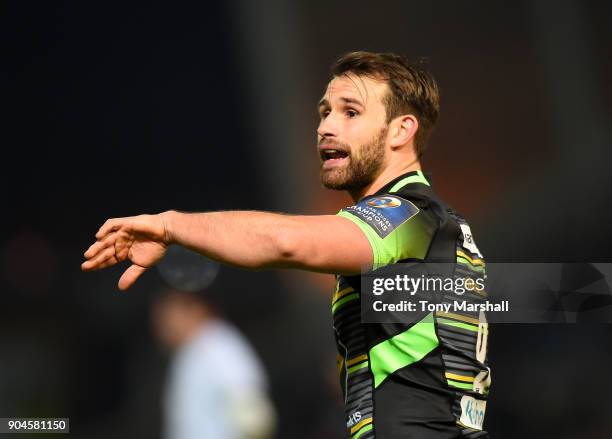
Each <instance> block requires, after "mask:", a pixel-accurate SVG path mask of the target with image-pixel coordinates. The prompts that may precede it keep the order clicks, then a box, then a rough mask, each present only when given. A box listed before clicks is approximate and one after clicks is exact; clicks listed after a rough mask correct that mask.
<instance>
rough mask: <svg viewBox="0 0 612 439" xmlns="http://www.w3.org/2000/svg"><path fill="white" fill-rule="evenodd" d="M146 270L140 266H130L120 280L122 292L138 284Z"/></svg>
mask: <svg viewBox="0 0 612 439" xmlns="http://www.w3.org/2000/svg"><path fill="white" fill-rule="evenodd" d="M146 270H147V268H146V267H141V266H140V265H136V264H132V265H130V266H129V267H128V268H127V270H125V271H124V272H123V274H122V275H121V278H120V279H119V284H118V286H119V289H120V290H121V291H125V290H127V289H128V288H130V287H131V286H132V285H134V282H136V280H137V279H138V278H139V277H140V275H141V274H142V273H144V272H145V271H146Z"/></svg>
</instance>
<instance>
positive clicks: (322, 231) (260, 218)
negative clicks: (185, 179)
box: [82, 211, 372, 290]
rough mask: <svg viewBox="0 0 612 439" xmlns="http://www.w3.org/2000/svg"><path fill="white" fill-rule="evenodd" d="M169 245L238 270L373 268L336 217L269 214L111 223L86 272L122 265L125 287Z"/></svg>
mask: <svg viewBox="0 0 612 439" xmlns="http://www.w3.org/2000/svg"><path fill="white" fill-rule="evenodd" d="M171 244H178V245H182V246H185V247H187V248H190V249H192V250H194V251H196V252H198V253H201V254H203V255H205V256H208V257H210V258H212V259H216V260H218V261H220V262H224V263H227V264H231V265H236V266H239V267H244V268H251V269H259V268H275V267H276V268H301V269H305V270H310V271H318V272H323V273H340V274H356V273H359V272H360V271H361V270H362V269H363V268H368V267H370V266H371V265H372V248H371V246H370V244H369V242H368V240H367V238H366V236H365V235H364V234H363V232H362V231H361V230H360V229H359V227H358V226H357V225H356V224H354V223H353V222H352V221H350V220H348V219H346V218H342V217H339V216H335V215H319V216H297V215H282V214H276V213H268V212H250V211H248V212H244V211H235V212H234V211H228V212H208V213H181V212H175V211H169V212H164V213H161V214H158V215H140V216H135V217H127V218H115V219H110V220H108V221H107V222H106V223H104V225H103V226H102V227H101V228H100V230H99V231H98V233H97V234H96V242H95V243H94V244H93V245H92V246H91V247H89V249H88V250H87V251H86V252H85V258H86V259H87V260H86V261H85V262H84V263H83V264H82V269H83V270H85V271H89V270H97V269H101V268H105V267H108V266H111V265H114V264H116V263H118V262H121V261H124V260H126V259H129V260H130V261H131V262H132V265H131V266H130V267H129V268H128V269H127V270H126V271H125V272H124V273H123V275H122V276H121V279H120V280H119V288H120V289H122V290H125V289H127V288H129V287H130V286H132V285H133V284H134V282H135V281H136V280H137V279H138V277H139V276H140V275H141V274H142V273H143V272H144V271H145V270H146V269H147V268H149V267H151V266H153V265H155V263H157V262H158V261H159V260H160V259H161V258H162V257H163V255H164V253H165V251H166V248H167V247H168V246H169V245H171Z"/></svg>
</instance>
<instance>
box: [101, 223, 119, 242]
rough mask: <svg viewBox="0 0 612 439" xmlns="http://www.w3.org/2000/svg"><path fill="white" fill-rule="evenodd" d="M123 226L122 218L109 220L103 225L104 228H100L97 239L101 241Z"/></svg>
mask: <svg viewBox="0 0 612 439" xmlns="http://www.w3.org/2000/svg"><path fill="white" fill-rule="evenodd" d="M121 224H122V218H111V219H109V220H106V222H105V223H104V224H102V227H100V230H98V233H96V239H97V240H101V239H102V238H104V237H105V236H106V235H108V234H109V233H110V232H114V231H116V230H119V228H120V227H121Z"/></svg>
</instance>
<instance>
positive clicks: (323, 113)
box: [319, 110, 330, 119]
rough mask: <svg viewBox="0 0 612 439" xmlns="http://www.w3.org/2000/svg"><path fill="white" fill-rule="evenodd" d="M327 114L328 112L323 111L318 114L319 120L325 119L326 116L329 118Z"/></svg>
mask: <svg viewBox="0 0 612 439" xmlns="http://www.w3.org/2000/svg"><path fill="white" fill-rule="evenodd" d="M329 113H330V111H329V110H323V111H321V112H319V115H320V116H321V119H325V118H326V117H327V116H329Z"/></svg>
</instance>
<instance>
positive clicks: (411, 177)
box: [374, 170, 431, 195]
mask: <svg viewBox="0 0 612 439" xmlns="http://www.w3.org/2000/svg"><path fill="white" fill-rule="evenodd" d="M430 182H431V174H429V173H423V171H420V170H418V171H411V172H407V173H405V174H402V175H400V176H399V177H397V178H395V179H393V180H391V181H390V182H389V183H387V184H386V185H384V186H383V187H382V188H380V190H378V191H377V192H376V193H375V194H374V195H381V194H392V193H396V192H399V191H400V189H402V188H404V187H406V186H407V185H409V184H419V185H421V184H424V185H426V186H431V183H430Z"/></svg>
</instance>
